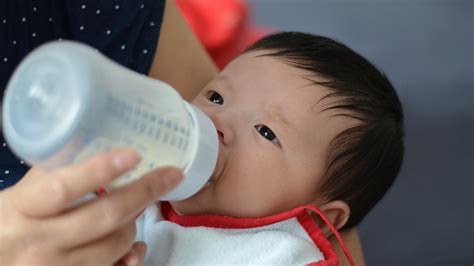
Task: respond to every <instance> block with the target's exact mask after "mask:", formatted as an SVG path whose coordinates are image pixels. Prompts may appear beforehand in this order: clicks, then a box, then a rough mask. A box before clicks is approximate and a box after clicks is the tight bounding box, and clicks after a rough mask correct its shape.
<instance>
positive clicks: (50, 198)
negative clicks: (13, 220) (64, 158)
mask: <svg viewBox="0 0 474 266" xmlns="http://www.w3.org/2000/svg"><path fill="white" fill-rule="evenodd" d="M139 160H140V156H139V155H138V153H136V152H134V151H132V150H130V149H117V150H114V151H110V152H106V153H102V154H99V155H96V156H94V157H92V158H89V159H86V160H84V161H82V162H79V163H76V164H73V165H71V166H67V167H64V168H60V169H58V170H53V171H47V170H44V169H37V168H34V169H32V170H31V171H30V172H28V174H27V175H26V179H25V180H24V181H22V182H20V183H19V184H18V186H15V187H14V191H13V193H12V194H14V195H15V196H14V197H12V202H13V204H14V205H15V207H16V208H17V209H18V210H19V211H21V212H22V213H24V214H27V215H30V216H36V217H38V216H48V215H52V214H55V213H58V212H60V211H62V210H64V209H65V208H66V207H67V206H68V205H69V204H71V203H72V202H73V201H75V200H77V199H79V198H80V197H81V196H83V195H85V194H86V193H88V192H92V191H94V190H97V189H98V188H100V187H103V186H105V185H106V184H108V183H109V182H110V181H112V180H113V179H114V178H116V177H118V176H120V175H122V174H124V173H125V172H127V171H128V170H130V169H131V168H132V167H133V166H135V165H136V164H137V163H138V161H139Z"/></svg>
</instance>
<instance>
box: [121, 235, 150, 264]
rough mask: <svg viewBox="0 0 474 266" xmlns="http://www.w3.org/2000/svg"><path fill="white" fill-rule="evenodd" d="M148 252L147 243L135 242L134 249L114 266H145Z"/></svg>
mask: <svg viewBox="0 0 474 266" xmlns="http://www.w3.org/2000/svg"><path fill="white" fill-rule="evenodd" d="M146 251H147V245H146V244H145V242H141V241H140V242H135V243H134V244H133V247H132V249H131V250H130V251H129V252H128V253H127V255H125V256H124V257H123V258H122V259H121V260H120V261H119V262H117V263H116V264H115V265H114V266H140V265H142V264H143V260H144V259H145V255H146Z"/></svg>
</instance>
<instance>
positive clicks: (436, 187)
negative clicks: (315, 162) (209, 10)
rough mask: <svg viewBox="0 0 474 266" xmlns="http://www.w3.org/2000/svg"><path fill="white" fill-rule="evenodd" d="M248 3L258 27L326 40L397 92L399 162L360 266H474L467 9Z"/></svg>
mask: <svg viewBox="0 0 474 266" xmlns="http://www.w3.org/2000/svg"><path fill="white" fill-rule="evenodd" d="M249 2H250V3H251V4H252V7H253V13H254V14H253V15H254V20H255V21H256V23H258V24H262V25H267V26H270V27H273V28H275V29H282V30H298V31H306V32H311V33H316V34H320V35H326V36H329V37H333V38H335V39H337V40H339V41H341V42H343V43H345V44H347V45H349V46H350V47H352V48H353V49H355V50H356V51H358V52H359V53H361V54H362V55H364V56H365V57H367V58H368V59H369V60H371V61H372V62H373V63H375V64H376V65H377V66H378V67H379V68H381V69H382V70H384V71H385V72H386V73H387V74H388V76H389V77H390V79H391V80H392V82H393V84H394V85H395V87H396V88H397V91H398V93H399V96H400V98H401V101H402V103H403V106H404V110H405V115H406V147H407V149H406V156H405V162H404V165H403V168H402V171H401V173H400V176H399V178H398V180H397V181H396V183H395V185H394V187H393V188H392V189H391V190H390V191H389V193H388V194H387V196H386V197H385V198H384V199H383V200H382V202H381V203H380V204H379V205H378V206H377V207H376V208H375V209H374V210H373V211H372V212H371V213H370V214H369V216H368V217H367V218H366V219H365V220H364V222H363V223H362V224H361V226H360V227H359V230H360V234H361V237H362V243H363V246H364V250H365V256H366V261H367V264H368V265H473V264H474V229H473V225H474V221H473V213H474V204H473V203H474V199H473V193H472V190H473V188H474V184H473V178H474V167H473V165H474V156H473V149H474V142H473V136H474V107H473V104H474V102H473V94H474V69H473V66H474V48H473V47H474V43H473V42H474V19H473V16H474V15H473V14H474V7H473V6H474V1H472V0H464V1H463V0H431V1H430V0H423V1H422V0H398V1H396V0H390V1H388V0H379V1H376V0H364V1H362V0H360V1H356V0H326V1H323V0H253V1H249Z"/></svg>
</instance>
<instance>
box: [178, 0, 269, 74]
mask: <svg viewBox="0 0 474 266" xmlns="http://www.w3.org/2000/svg"><path fill="white" fill-rule="evenodd" d="M176 3H177V5H178V7H179V8H180V10H181V12H182V14H183V16H184V18H185V19H186V21H187V23H188V24H189V25H190V27H191V29H192V30H193V32H194V33H195V34H196V36H197V37H198V39H199V40H200V41H201V43H202V44H203V45H204V47H205V48H206V50H207V51H208V52H209V54H210V55H211V57H212V58H213V60H214V62H215V63H216V64H217V66H218V67H219V68H220V69H222V68H223V67H224V66H225V65H226V64H227V63H228V62H229V61H231V60H232V59H234V58H235V57H236V56H238V55H239V54H240V53H241V52H242V51H243V50H245V48H247V47H248V46H249V45H251V44H252V43H254V42H255V41H257V40H258V39H260V38H261V37H263V36H264V35H266V34H268V33H269V32H270V30H269V29H266V28H264V27H259V26H256V25H253V23H252V22H251V20H250V16H249V13H250V8H249V6H248V5H247V3H246V2H245V1H243V0H176Z"/></svg>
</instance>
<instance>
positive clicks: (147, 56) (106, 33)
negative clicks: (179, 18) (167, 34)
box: [0, 0, 165, 190]
mask: <svg viewBox="0 0 474 266" xmlns="http://www.w3.org/2000/svg"><path fill="white" fill-rule="evenodd" d="M12 1H15V3H16V4H15V5H12V4H10V3H11V2H12ZM164 2H165V1H164V0H111V1H97V0H77V1H69V0H24V1H16V0H5V1H3V0H2V1H0V88H2V89H4V88H5V86H6V84H7V82H8V79H9V78H10V76H11V74H12V73H13V70H14V69H15V67H16V66H17V65H18V63H19V62H20V61H21V59H22V58H23V57H24V56H25V55H26V54H27V53H28V52H29V51H31V50H32V49H34V48H36V47H37V46H39V45H41V44H43V43H45V42H48V41H52V40H58V41H61V40H76V41H80V42H83V43H86V44H89V45H91V46H93V47H94V48H95V49H97V51H98V52H101V53H103V54H105V55H106V56H108V57H109V58H111V59H113V60H115V61H116V62H118V63H120V64H122V65H123V66H125V67H128V68H130V69H132V70H135V71H137V72H138V73H141V74H147V73H148V71H149V69H150V67H151V63H152V60H153V55H154V53H155V49H156V44H157V42H158V37H159V31H160V25H161V22H162V19H163V10H164V5H165V3H164ZM53 7H54V8H53ZM65 22H67V23H65ZM0 92H1V91H0ZM3 95H4V93H0V96H1V98H0V100H2V99H3ZM0 143H2V144H1V145H0V190H2V189H4V188H6V187H9V186H11V185H13V184H15V183H16V182H17V181H18V180H19V179H20V178H21V177H22V176H23V175H24V174H25V173H26V172H27V171H28V169H29V166H28V165H27V163H26V162H25V161H23V160H21V159H19V158H17V157H16V156H15V155H14V154H13V153H12V152H11V150H10V149H9V147H8V144H7V143H6V142H5V140H4V137H3V135H2V133H1V132H0Z"/></svg>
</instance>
